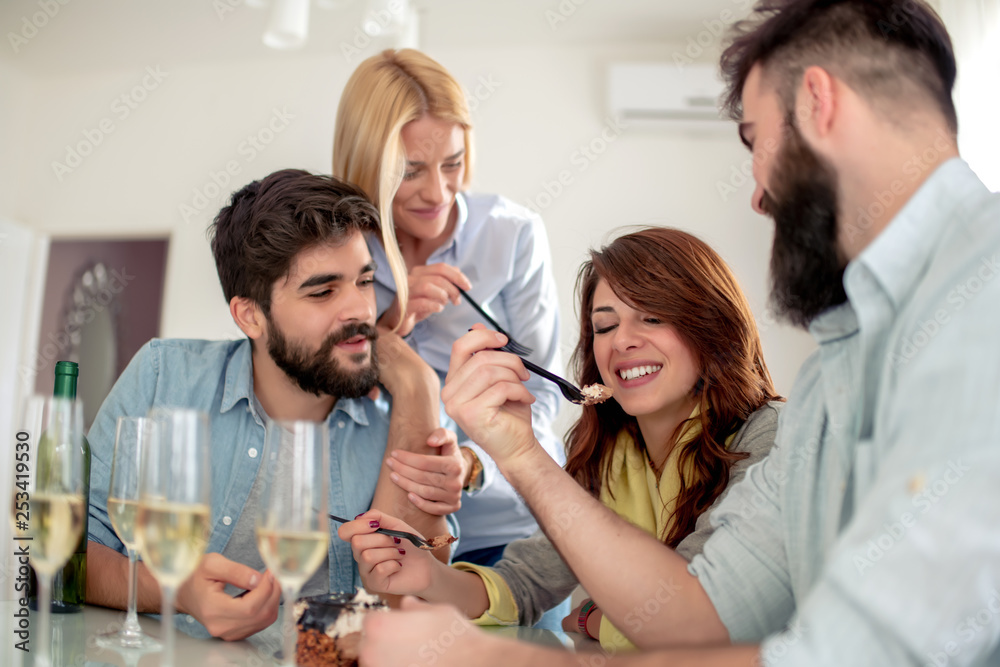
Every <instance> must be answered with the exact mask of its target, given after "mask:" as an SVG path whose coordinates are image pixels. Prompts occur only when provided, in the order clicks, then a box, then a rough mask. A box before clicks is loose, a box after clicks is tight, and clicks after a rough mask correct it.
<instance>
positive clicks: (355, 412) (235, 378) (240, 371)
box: [219, 339, 371, 426]
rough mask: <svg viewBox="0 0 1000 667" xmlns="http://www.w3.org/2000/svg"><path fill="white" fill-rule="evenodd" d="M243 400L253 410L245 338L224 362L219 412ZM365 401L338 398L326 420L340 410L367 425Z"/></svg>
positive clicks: (250, 358)
mask: <svg viewBox="0 0 1000 667" xmlns="http://www.w3.org/2000/svg"><path fill="white" fill-rule="evenodd" d="M242 400H245V401H246V402H247V406H248V407H249V408H250V410H252V411H255V407H254V406H255V401H254V394H253V354H252V352H251V349H250V340H249V339H246V340H243V341H241V342H240V344H239V345H237V346H236V350H235V351H234V352H233V355H232V356H231V357H230V358H229V363H228V364H226V384H225V387H224V388H223V390H222V403H221V404H220V406H219V412H220V413H226V412H229V411H230V410H232V409H233V408H234V407H236V406H237V405H238V404H239V402H240V401H242ZM365 401H369V402H370V401H371V399H370V398H368V397H366V396H365V397H361V398H340V399H338V400H337V402H336V404H335V405H334V406H333V410H331V411H330V416H329V417H328V419H327V420H328V421H332V420H333V416H334V413H336V412H338V411H339V412H342V413H344V414H346V415H347V416H348V417H350V418H351V419H352V420H353V421H354V422H355V423H357V424H360V425H361V426H368V411H367V410H366V409H365ZM262 421H263V420H262Z"/></svg>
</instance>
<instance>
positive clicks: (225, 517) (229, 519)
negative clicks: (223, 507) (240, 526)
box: [222, 516, 233, 526]
mask: <svg viewBox="0 0 1000 667" xmlns="http://www.w3.org/2000/svg"><path fill="white" fill-rule="evenodd" d="M232 522H233V519H232V517H228V516H224V517H222V523H224V524H226V525H227V526H228V525H229V524H231V523H232Z"/></svg>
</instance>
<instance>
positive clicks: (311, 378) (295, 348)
mask: <svg viewBox="0 0 1000 667" xmlns="http://www.w3.org/2000/svg"><path fill="white" fill-rule="evenodd" d="M267 330H268V343H267V351H268V354H270V355H271V358H272V359H274V363H275V364H277V366H278V368H280V369H281V370H283V371H284V372H285V374H286V375H288V377H290V378H291V379H292V380H294V381H295V383H296V384H297V385H298V386H299V388H301V389H302V391H307V392H309V393H312V394H316V395H317V396H319V395H322V394H326V395H327V396H336V397H341V396H342V397H345V398H358V397H360V396H364V395H365V394H367V393H368V392H369V391H371V390H372V387H374V386H375V383H376V382H377V381H378V355H377V354H376V351H375V340H376V339H377V338H378V333H377V332H376V330H375V327H373V326H371V325H369V324H366V323H364V322H360V323H357V324H348V325H347V326H345V327H344V328H343V329H341V330H340V331H337V332H335V333H332V334H330V335H329V336H327V338H326V339H325V340H324V341H323V344H322V345H320V347H319V350H317V351H316V352H310V351H309V350H307V349H305V348H304V347H302V346H299V345H296V344H294V343H292V342H290V341H289V340H288V339H287V338H286V337H285V335H284V334H283V333H282V332H281V330H280V329H279V328H278V327H277V326H276V325H274V324H273V323H272V322H271V321H270V320H268V323H267ZM358 335H362V336H365V337H366V338H367V339H368V340H369V342H370V343H371V345H370V352H361V353H358V354H353V355H351V361H353V362H354V363H362V362H364V361H365V360H366V359H368V360H369V363H368V365H367V366H365V367H363V368H361V369H360V370H357V371H348V370H346V369H344V368H343V367H342V366H341V364H340V362H339V361H337V359H336V357H334V356H333V354H332V352H333V348H334V346H335V345H337V344H338V343H340V342H342V341H345V340H347V339H349V338H353V337H354V336H358Z"/></svg>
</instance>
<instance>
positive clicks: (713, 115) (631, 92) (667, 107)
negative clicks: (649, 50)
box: [608, 62, 724, 123]
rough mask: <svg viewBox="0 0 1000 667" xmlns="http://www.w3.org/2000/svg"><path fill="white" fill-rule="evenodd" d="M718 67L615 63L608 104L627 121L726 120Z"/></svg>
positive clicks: (609, 74) (610, 81) (711, 121)
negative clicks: (723, 113) (722, 110)
mask: <svg viewBox="0 0 1000 667" xmlns="http://www.w3.org/2000/svg"><path fill="white" fill-rule="evenodd" d="M723 88H724V87H723V84H722V81H721V80H720V79H719V75H718V70H717V66H716V65H710V64H701V63H692V64H689V65H677V64H676V63H667V62H662V63H616V64H613V65H611V66H610V67H609V70H608V103H609V106H610V111H611V113H612V114H614V115H616V116H618V117H620V118H622V119H624V120H626V121H705V122H706V123H715V122H718V121H721V120H724V119H723V116H722V112H721V110H720V109H719V97H720V95H722V91H723Z"/></svg>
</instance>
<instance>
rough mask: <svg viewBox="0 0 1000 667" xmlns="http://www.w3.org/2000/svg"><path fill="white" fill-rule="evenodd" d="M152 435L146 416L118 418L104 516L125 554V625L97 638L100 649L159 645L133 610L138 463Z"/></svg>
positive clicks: (134, 605) (148, 648)
mask: <svg viewBox="0 0 1000 667" xmlns="http://www.w3.org/2000/svg"><path fill="white" fill-rule="evenodd" d="M153 435H154V433H153V424H152V421H151V420H150V419H149V418H148V417H119V418H118V427H117V429H116V430H115V451H114V455H113V457H112V459H111V484H110V485H109V487H108V517H110V519H111V526H112V527H113V528H114V529H115V532H116V533H117V534H118V539H120V540H121V541H122V544H124V545H125V549H126V551H128V613H127V614H126V616H125V624H124V625H123V626H122V628H121V629H120V630H119V631H118V632H105V633H103V634H100V635H98V636H97V643H98V645H100V646H104V647H110V648H132V649H140V650H143V651H152V650H156V649H158V648H160V642H158V641H156V640H155V639H153V638H152V637H150V636H149V635H147V634H144V633H143V631H142V627H141V626H140V625H139V618H138V614H136V609H135V607H136V598H137V597H138V591H137V585H136V584H137V582H136V574H137V568H136V566H135V562H136V558H137V556H138V544H137V543H136V531H135V521H136V514H137V513H138V510H139V475H140V472H141V468H140V462H141V460H142V457H143V455H144V453H145V450H146V448H147V447H148V446H149V441H150V439H151V438H152V437H153Z"/></svg>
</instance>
